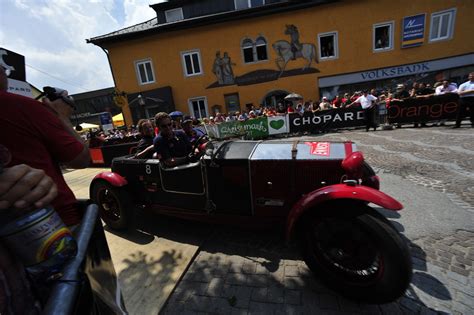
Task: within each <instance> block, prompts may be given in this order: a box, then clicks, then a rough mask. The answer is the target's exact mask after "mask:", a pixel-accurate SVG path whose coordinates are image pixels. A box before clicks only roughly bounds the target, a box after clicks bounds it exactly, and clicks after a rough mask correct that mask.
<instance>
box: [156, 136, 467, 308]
mask: <svg viewBox="0 0 474 315" xmlns="http://www.w3.org/2000/svg"><path fill="white" fill-rule="evenodd" d="M472 137H473V129H471V128H461V129H457V130H450V129H447V128H423V129H412V128H402V129H399V130H393V131H377V132H375V133H372V132H370V133H365V132H360V131H344V132H340V133H335V134H327V135H323V136H321V137H320V139H321V140H339V141H340V140H348V139H349V140H353V141H355V142H356V143H357V144H358V146H359V148H360V149H361V150H362V151H363V152H364V153H365V156H366V158H367V160H368V161H369V163H370V164H371V165H372V166H373V167H374V168H375V169H376V172H377V173H378V174H379V175H380V176H381V178H382V183H384V182H383V181H384V176H386V177H390V179H391V180H392V181H393V182H395V183H398V186H403V185H404V183H410V185H411V186H410V185H408V186H407V187H412V186H413V185H414V186H415V187H419V188H418V189H412V191H410V188H407V191H406V192H405V193H404V195H406V196H405V199H406V200H404V201H403V202H404V203H405V205H406V206H408V207H407V208H409V207H410V206H411V204H417V203H416V202H418V203H420V200H419V199H423V198H424V197H425V195H423V194H420V193H419V190H421V191H422V193H423V191H424V192H426V195H429V194H433V193H435V195H436V196H438V197H439V198H441V199H440V200H442V201H443V202H438V204H443V205H445V204H446V205H447V206H446V207H447V208H446V209H438V211H439V213H443V212H444V215H445V216H443V217H439V216H434V217H433V218H426V217H427V216H429V215H428V214H430V215H431V209H430V206H431V207H436V204H434V205H433V204H430V203H429V202H427V206H426V208H421V207H420V208H416V209H407V216H408V218H409V220H408V221H403V216H404V213H403V211H402V213H401V216H402V217H401V219H400V218H397V216H394V217H391V218H390V220H392V221H393V222H394V224H395V227H396V228H397V229H399V231H401V232H404V234H405V235H406V236H407V242H408V243H409V245H410V249H411V253H412V257H413V267H414V275H413V280H412V284H411V285H410V288H409V290H408V291H407V292H406V294H405V296H404V297H402V298H401V299H399V300H398V301H396V302H394V303H390V304H386V305H365V304H359V303H354V302H352V301H349V300H347V299H345V298H343V297H341V296H340V295H338V294H337V293H335V292H333V291H331V290H329V289H328V288H327V287H325V286H324V285H323V284H322V283H320V282H319V281H318V280H316V279H315V278H314V277H313V276H312V274H311V272H310V271H309V270H308V268H307V267H306V265H305V264H304V262H303V261H302V260H301V258H300V257H299V255H298V252H297V250H296V248H295V247H294V246H289V247H287V246H285V243H284V240H283V239H282V233H278V232H274V233H268V232H266V233H257V232H249V231H242V230H237V229H229V228H222V227H219V228H216V229H215V231H214V234H213V235H212V236H211V237H209V238H208V239H207V241H206V242H205V243H204V244H203V246H202V247H201V248H200V251H199V254H198V256H197V257H196V258H195V260H194V262H193V263H192V265H191V266H190V267H189V269H188V271H187V272H186V274H185V276H184V277H183V278H182V279H181V281H180V283H179V284H178V286H177V287H176V288H175V290H174V292H173V294H172V295H171V297H170V299H169V300H168V301H167V304H166V305H165V307H164V308H163V309H162V311H161V313H163V314H466V315H468V314H474V272H473V269H474V265H473V261H474V229H473V228H472V226H473V224H474V221H473V218H474V174H473V170H474V143H473V142H472ZM403 188H404V187H396V188H393V189H403ZM383 190H384V191H386V190H385V189H383ZM402 193H403V191H402ZM436 202H437V201H436V200H435V201H432V203H436ZM438 206H439V205H438ZM410 211H411V212H412V213H410ZM413 215H415V216H413ZM416 215H417V216H418V217H417V216H416ZM420 216H422V217H420ZM417 218H419V219H417ZM451 218H452V220H451ZM429 220H432V221H429ZM415 221H420V222H418V223H417V222H415ZM461 221H462V222H461ZM426 222H432V226H430V225H427V224H431V223H426ZM460 222H461V223H460ZM417 224H422V225H417Z"/></svg>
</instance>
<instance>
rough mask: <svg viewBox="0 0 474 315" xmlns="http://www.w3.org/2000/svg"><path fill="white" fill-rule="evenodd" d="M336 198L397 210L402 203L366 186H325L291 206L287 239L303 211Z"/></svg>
mask: <svg viewBox="0 0 474 315" xmlns="http://www.w3.org/2000/svg"><path fill="white" fill-rule="evenodd" d="M337 199H352V200H360V201H365V202H372V203H375V204H376V205H378V206H381V207H383V208H385V209H389V210H393V211H399V210H402V209H403V205H402V204H401V203H400V202H398V201H397V200H395V199H393V198H392V197H390V196H389V195H387V194H385V193H383V192H381V191H379V190H376V189H373V188H370V187H367V186H361V185H357V186H350V185H346V184H336V185H331V186H327V187H324V188H321V189H318V190H315V191H312V192H310V193H309V194H307V195H305V196H303V197H302V198H301V199H300V200H299V201H298V202H297V203H296V204H295V205H294V206H293V208H292V209H291V211H290V214H289V215H288V219H287V224H286V236H287V239H288V240H289V239H290V236H291V233H292V231H293V228H294V226H295V223H296V221H298V219H299V217H300V216H301V215H302V214H303V213H305V212H306V211H308V210H310V209H311V208H314V207H316V206H317V205H318V204H321V203H323V202H326V201H330V200H337Z"/></svg>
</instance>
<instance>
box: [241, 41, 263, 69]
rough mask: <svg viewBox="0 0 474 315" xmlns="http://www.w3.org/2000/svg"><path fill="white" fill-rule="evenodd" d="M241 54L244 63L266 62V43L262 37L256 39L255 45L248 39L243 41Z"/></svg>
mask: <svg viewBox="0 0 474 315" xmlns="http://www.w3.org/2000/svg"><path fill="white" fill-rule="evenodd" d="M242 54H243V56H244V62H245V63H251V62H256V61H262V60H267V59H268V54H267V41H266V40H265V38H263V37H262V36H260V37H258V38H257V40H256V41H255V43H254V42H253V41H252V40H251V39H249V38H246V39H244V40H243V41H242Z"/></svg>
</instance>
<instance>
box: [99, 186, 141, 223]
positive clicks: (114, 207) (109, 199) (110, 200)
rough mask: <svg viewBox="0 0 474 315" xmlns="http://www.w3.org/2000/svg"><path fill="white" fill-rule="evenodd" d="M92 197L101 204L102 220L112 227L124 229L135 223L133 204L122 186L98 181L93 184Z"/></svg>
mask: <svg viewBox="0 0 474 315" xmlns="http://www.w3.org/2000/svg"><path fill="white" fill-rule="evenodd" d="M91 199H92V200H93V201H94V202H95V203H96V204H97V205H98V206H99V211H100V217H101V218H102V220H104V222H105V223H106V224H107V225H108V226H109V227H111V228H112V229H114V230H124V229H127V228H130V227H131V226H132V225H133V218H134V211H133V204H132V202H131V198H130V195H129V193H128V192H127V191H126V190H125V189H123V188H122V187H114V186H112V185H110V184H109V183H107V182H105V181H98V182H96V183H94V185H93V186H92V190H91Z"/></svg>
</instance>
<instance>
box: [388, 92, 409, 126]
mask: <svg viewBox="0 0 474 315" xmlns="http://www.w3.org/2000/svg"><path fill="white" fill-rule="evenodd" d="M409 97H410V93H408V91H407V90H406V86H405V84H402V83H400V84H397V89H396V90H395V93H393V94H392V99H391V101H402V100H404V99H405V98H409ZM401 127H402V124H401V123H397V128H401Z"/></svg>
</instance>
